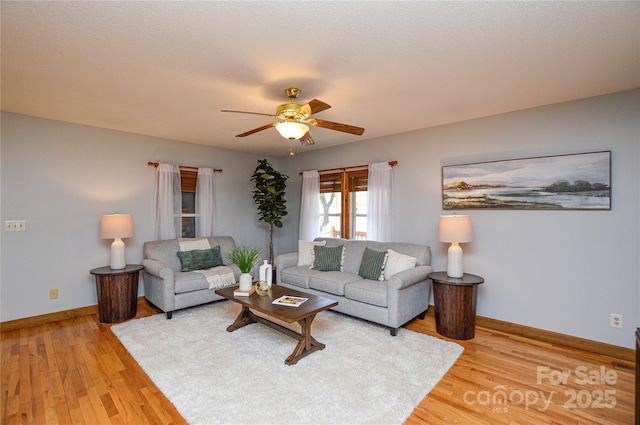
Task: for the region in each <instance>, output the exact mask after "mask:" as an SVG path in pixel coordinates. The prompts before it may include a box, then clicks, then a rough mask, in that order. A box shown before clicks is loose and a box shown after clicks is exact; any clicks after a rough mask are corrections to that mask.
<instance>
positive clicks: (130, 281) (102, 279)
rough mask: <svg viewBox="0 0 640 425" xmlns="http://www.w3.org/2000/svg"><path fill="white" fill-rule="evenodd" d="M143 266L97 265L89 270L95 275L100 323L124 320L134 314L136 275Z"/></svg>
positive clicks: (135, 310)
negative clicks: (115, 266) (122, 267)
mask: <svg viewBox="0 0 640 425" xmlns="http://www.w3.org/2000/svg"><path fill="white" fill-rule="evenodd" d="M142 269H143V267H142V266H141V265H138V264H127V266H126V267H125V268H124V269H115V270H114V269H112V268H111V267H109V266H107V267H99V268H97V269H93V270H91V272H90V273H91V274H92V275H95V277H96V290H97V292H98V315H99V316H100V322H101V323H116V322H124V321H125V320H128V319H131V318H132V317H134V316H135V315H136V312H137V308H138V276H139V275H140V270H142Z"/></svg>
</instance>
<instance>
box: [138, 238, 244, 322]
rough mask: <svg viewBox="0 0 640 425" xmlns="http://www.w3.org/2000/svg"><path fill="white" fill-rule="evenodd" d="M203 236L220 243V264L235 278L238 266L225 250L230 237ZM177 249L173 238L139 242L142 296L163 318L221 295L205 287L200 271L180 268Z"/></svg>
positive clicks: (232, 246)
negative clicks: (159, 310) (140, 248)
mask: <svg viewBox="0 0 640 425" xmlns="http://www.w3.org/2000/svg"><path fill="white" fill-rule="evenodd" d="M207 239H209V245H210V246H211V247H212V248H213V247H215V246H217V245H220V252H221V254H222V261H223V265H224V266H226V267H228V268H230V269H231V270H232V271H233V274H234V276H235V281H236V282H237V281H238V278H239V277H240V269H238V267H237V266H236V265H235V264H232V263H231V262H230V261H229V259H228V258H227V254H229V253H231V252H233V250H234V249H235V248H236V244H235V242H234V240H233V238H232V237H230V236H214V237H210V238H207ZM179 250H180V245H179V243H178V240H177V239H169V240H163V241H153V242H145V244H144V246H143V253H144V259H143V260H142V262H141V264H142V265H143V266H144V271H145V275H144V296H145V298H146V299H147V300H149V301H150V302H151V303H152V304H154V305H155V306H156V307H158V308H160V309H161V310H162V311H164V312H165V313H166V315H167V319H171V316H172V313H173V311H174V310H180V309H182V308H186V307H192V306H195V305H199V304H205V303H208V302H211V301H218V300H221V299H223V298H222V297H221V296H220V295H218V294H216V293H215V291H214V290H212V289H209V282H208V281H207V279H206V278H205V277H204V276H203V275H202V274H199V273H196V272H181V271H180V270H181V269H182V264H181V262H180V258H178V251H179Z"/></svg>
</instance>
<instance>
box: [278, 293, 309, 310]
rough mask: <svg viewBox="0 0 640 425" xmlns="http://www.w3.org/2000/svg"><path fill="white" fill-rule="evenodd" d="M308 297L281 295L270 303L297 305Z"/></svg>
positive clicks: (288, 305)
mask: <svg viewBox="0 0 640 425" xmlns="http://www.w3.org/2000/svg"><path fill="white" fill-rule="evenodd" d="M308 299H309V298H302V297H293V296H291V295H283V296H281V297H280V298H278V299H275V300H273V302H272V304H276V305H286V306H287V307H299V306H301V305H302V304H303V303H304V302H305V301H307V300H308Z"/></svg>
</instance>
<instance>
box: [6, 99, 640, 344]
mask: <svg viewBox="0 0 640 425" xmlns="http://www.w3.org/2000/svg"><path fill="white" fill-rule="evenodd" d="M639 114H640V90H635V91H628V92H622V93H617V94H613V95H608V96H601V97H596V98H591V99H583V100H579V101H575V102H568V103H563V104H557V105H551V106H546V107H542V108H535V109H529V110H524V111H518V112H513V113H508V114H501V115H497V116H492V117H487V118H482V119H477V120H471V121H466V122H462V123H456V124H451V125H445V126H440V127H434V128H430V129H424V130H420V131H415V132H410V133H404V134H398V135H394V136H388V137H383V138H379V139H374V140H369V141H362V142H357V143H352V144H348V145H345V146H341V147H335V148H327V149H321V150H317V151H312V152H307V153H304V151H303V148H299V149H298V150H297V151H298V153H297V154H296V155H295V156H293V157H290V156H288V155H286V156H282V157H278V158H268V159H269V160H270V161H271V162H272V164H273V165H274V166H276V168H277V169H279V170H280V171H282V172H284V173H287V174H289V176H290V179H289V186H288V190H287V198H288V210H289V215H288V216H287V217H286V219H285V226H284V227H283V228H282V229H277V230H276V234H275V239H276V240H275V243H276V253H284V252H290V251H294V250H295V247H296V246H297V238H298V236H297V235H298V218H299V206H300V186H301V185H300V183H301V178H300V176H299V175H298V173H299V172H300V171H303V170H310V169H321V168H333V167H337V166H348V165H359V164H366V163H370V162H378V161H387V160H394V159H395V160H398V161H399V164H398V165H397V166H396V167H395V168H394V178H395V187H396V193H395V198H396V205H397V208H396V228H395V233H396V239H397V240H399V241H406V242H417V243H426V244H428V245H431V246H432V248H433V254H434V259H433V263H434V266H435V268H436V269H439V270H442V269H444V268H445V267H446V250H447V244H443V243H440V242H438V240H437V227H438V217H439V216H440V215H442V214H443V213H444V211H443V210H442V206H441V191H440V185H441V167H442V165H451V164H458V163H466V162H477V161H486V160H501V159H511V158H522V157H529V156H541V155H555V154H566V153H578V152H590V151H598V150H611V151H612V186H613V193H612V204H613V209H612V210H611V211H497V210H494V211H476V210H470V211H466V212H467V213H469V214H470V215H471V216H472V217H473V223H474V232H475V240H474V241H473V242H472V243H469V244H463V249H464V253H465V254H464V259H465V271H467V272H470V273H475V274H479V275H482V276H483V277H485V279H486V283H485V284H484V285H482V286H481V287H480V293H479V304H478V314H480V315H482V316H486V317H491V318H495V319H499V320H505V321H508V322H512V323H517V324H522V325H526V326H532V327H536V328H541V329H547V330H550V331H554V332H560V333H564V334H568V335H573V336H577V337H582V338H587V339H592V340H596V341H600V342H605V343H611V344H614V345H619V346H623V347H629V348H631V347H633V329H634V328H635V327H636V326H639V325H640V317H639V310H640V265H639V264H640V174H639V168H640V119H639ZM323 131H327V130H323V129H316V133H315V136H314V137H315V138H316V140H317V143H319V144H321V143H322V132H323ZM1 135H2V145H1V149H2V150H1V154H2V157H1V164H2V171H1V185H2V196H1V205H0V207H1V210H2V221H4V220H12V219H26V220H27V231H26V232H24V233H7V232H2V233H1V237H2V244H1V245H2V248H1V258H0V259H1V261H0V266H1V278H2V280H1V282H0V284H1V292H0V295H1V298H2V299H1V303H0V306H1V311H0V320H2V321H7V320H13V319H18V318H22V317H29V316H34V315H38V314H45V313H50V312H54V311H61V310H66V309H71V308H77V307H82V306H86V305H92V304H96V294H95V285H94V281H93V279H92V277H91V276H90V275H89V270H90V269H92V268H94V267H99V266H102V265H106V264H108V261H109V244H110V241H106V240H101V239H99V237H98V226H99V221H100V216H101V215H102V214H106V213H113V212H115V211H119V212H129V213H132V214H133V216H134V221H135V226H136V235H135V237H133V238H131V239H128V240H125V243H126V244H127V260H128V262H130V263H137V262H139V261H140V259H141V255H142V243H143V242H144V241H145V240H150V239H152V237H153V220H154V215H153V178H154V173H153V170H154V169H153V168H152V167H148V166H147V165H146V162H147V161H150V160H151V161H165V162H171V163H179V164H187V165H207V166H214V167H218V168H223V169H224V172H223V173H222V174H219V175H217V176H216V177H217V179H218V180H217V184H216V188H217V189H218V192H217V195H218V205H219V207H218V211H219V212H220V220H219V221H220V227H221V231H220V233H221V234H229V235H232V236H233V237H234V238H235V239H236V242H237V243H239V244H251V245H256V246H260V247H261V248H263V249H265V250H266V248H267V239H268V235H267V229H266V227H265V226H264V225H263V224H262V223H260V222H258V221H257V218H256V210H255V206H254V204H253V201H252V200H251V183H250V181H249V176H250V175H251V174H252V172H253V170H254V168H255V165H256V160H257V159H258V158H257V157H256V156H255V155H250V154H246V153H240V152H232V151H227V150H221V149H216V148H210V147H206V146H199V145H193V144H188V143H180V142H175V141H169V140H162V139H157V138H153V137H146V136H140V135H134V134H129V133H122V132H116V131H111V130H104V129H99V128H92V127H85V126H79V125H73V124H67V123H62V122H56V121H49V120H42V119H38V118H32V117H26V116H21V115H15V114H7V113H3V114H2V133H1ZM447 213H449V212H447ZM52 287H57V288H59V290H60V298H59V299H58V300H57V301H50V300H49V289H50V288H52ZM610 313H620V314H623V316H624V328H623V329H614V328H611V327H610V326H609V315H610Z"/></svg>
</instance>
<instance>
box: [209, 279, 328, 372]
mask: <svg viewBox="0 0 640 425" xmlns="http://www.w3.org/2000/svg"><path fill="white" fill-rule="evenodd" d="M237 288H238V287H237V286H231V287H228V288H223V289H218V290H216V294H218V295H220V296H222V297H224V298H227V299H229V300H231V301H233V302H236V303H238V304H240V305H242V311H241V312H240V314H239V315H238V317H237V318H236V320H235V321H234V322H233V324H232V325H230V326H229V327H228V328H227V331H228V332H233V331H235V330H236V329H240V328H241V327H243V326H246V325H249V324H251V323H262V324H263V325H265V326H268V327H270V328H272V329H275V330H277V331H278V332H282V333H283V334H285V335H288V336H290V337H292V338H294V339H297V340H298V345H297V346H296V348H295V349H294V350H293V353H292V354H291V355H290V356H289V357H287V359H286V360H285V361H284V362H285V363H286V364H288V365H292V364H296V363H298V360H300V359H301V358H303V357H305V356H308V355H309V354H311V353H313V352H314V351H318V350H322V349H323V348H324V347H325V345H324V344H322V343H320V342H318V341H317V340H316V339H315V338H314V337H312V336H311V323H313V319H314V318H315V317H316V314H318V313H320V312H321V311H324V310H328V309H330V308H331V307H335V306H337V305H338V302H337V301H334V300H330V299H328V298H323V297H319V296H317V295H312V294H307V293H305V292H300V291H296V290H294V289H289V288H284V287H282V286H278V285H275V284H274V285H273V286H272V287H271V293H270V294H269V295H265V296H260V295H258V294H256V293H254V294H252V295H251V296H248V297H234V296H233V291H234V290H235V289H237ZM283 295H291V296H294V297H303V298H308V300H307V301H306V302H305V303H304V304H302V305H300V306H298V307H288V306H283V305H275V304H272V302H273V300H275V299H277V298H280V297H281V296H283ZM251 310H255V311H259V312H260V313H263V314H265V315H267V316H270V317H273V318H274V319H278V320H282V321H284V322H287V323H293V322H298V323H299V324H300V328H301V330H300V333H298V332H296V331H293V330H291V329H289V328H287V327H285V326H282V325H280V324H278V323H275V322H272V321H270V320H268V319H265V318H264V317H261V316H257V315H255V314H254V313H253V312H252V311H251Z"/></svg>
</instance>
